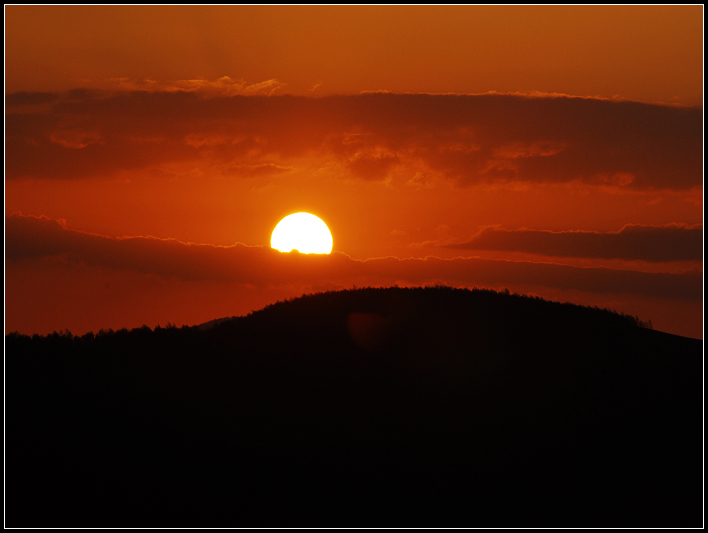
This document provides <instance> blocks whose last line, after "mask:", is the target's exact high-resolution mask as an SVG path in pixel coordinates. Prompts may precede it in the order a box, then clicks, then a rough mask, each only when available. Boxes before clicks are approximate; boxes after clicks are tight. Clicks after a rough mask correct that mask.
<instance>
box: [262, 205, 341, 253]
mask: <svg viewBox="0 0 708 533" xmlns="http://www.w3.org/2000/svg"><path fill="white" fill-rule="evenodd" d="M270 246H271V248H275V249H276V250H280V251H281V252H290V251H292V250H297V251H298V252H300V253H303V254H328V253H330V252H331V251H332V234H331V233H330V232H329V228H328V227H327V224H325V223H324V222H322V220H320V219H319V218H318V217H316V216H315V215H311V214H310V213H294V214H292V215H288V216H286V217H285V218H284V219H283V220H281V221H280V222H278V225H277V226H275V229H274V230H273V235H271V237H270Z"/></svg>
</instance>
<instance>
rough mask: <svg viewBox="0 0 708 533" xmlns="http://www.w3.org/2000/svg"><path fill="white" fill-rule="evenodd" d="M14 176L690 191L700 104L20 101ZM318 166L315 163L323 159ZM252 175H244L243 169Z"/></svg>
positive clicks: (363, 98)
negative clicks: (311, 170) (153, 175)
mask: <svg viewBox="0 0 708 533" xmlns="http://www.w3.org/2000/svg"><path fill="white" fill-rule="evenodd" d="M8 102H10V103H16V104H18V105H19V104H22V103H37V102H44V103H45V104H46V105H44V106H42V107H41V108H40V107H38V108H37V109H36V110H35V111H31V112H30V111H27V109H23V110H22V112H20V111H16V110H14V109H13V106H12V105H9V106H8V109H7V111H6V141H5V142H6V145H5V146H6V177H7V178H9V179H18V178H23V177H37V178H53V179H70V178H78V177H85V176H105V175H108V174H111V173H112V172H115V171H118V170H131V169H140V168H144V167H150V166H155V165H160V164H163V163H170V162H177V161H205V162H208V163H209V164H212V165H227V166H228V165H231V166H233V165H242V166H248V165H262V164H274V165H282V166H287V165H289V164H291V162H290V160H291V159H292V158H303V157H308V158H313V160H314V161H317V162H318V163H316V165H320V166H322V164H323V163H327V162H337V163H340V164H341V166H342V167H343V168H345V169H346V171H347V172H349V173H350V174H351V176H352V177H357V178H363V179H385V178H387V177H388V175H389V171H390V170H391V168H392V167H393V166H396V168H398V169H400V170H401V171H402V172H403V173H404V174H405V175H407V176H408V177H407V178H406V179H410V178H411V177H412V176H415V175H416V173H418V172H420V173H421V175H431V176H433V175H434V176H438V178H439V179H447V180H453V181H455V182H456V183H458V184H459V185H469V184H474V183H479V182H493V181H526V182H567V181H571V180H583V181H586V182H588V183H598V184H610V185H616V186H619V187H625V188H630V189H648V188H657V189H661V188H669V189H688V188H691V187H694V186H701V185H702V183H703V170H702V169H703V167H702V160H703V142H702V131H703V125H702V118H703V113H702V110H701V109H700V108H679V107H672V106H664V105H650V104H643V103H637V102H621V101H607V100H601V99H591V98H571V97H558V96H556V97H533V98H532V97H524V96H518V95H500V94H485V95H424V94H362V95H357V96H337V97H326V98H305V97H293V96H270V97H265V96H243V95H238V96H210V97H207V96H205V95H203V94H201V93H195V92H183V91H178V92H159V91H158V92H146V91H142V92H141V91H134V92H123V93H117V94H107V93H99V92H90V91H75V92H72V93H67V94H63V95H50V94H47V93H41V94H32V93H18V94H14V95H8ZM313 164H315V163H313ZM244 168H245V167H244Z"/></svg>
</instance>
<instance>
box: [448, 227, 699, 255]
mask: <svg viewBox="0 0 708 533" xmlns="http://www.w3.org/2000/svg"><path fill="white" fill-rule="evenodd" d="M448 247H449V248H458V249H467V250H503V251H514V252H526V253H532V254H540V255H547V256H553V257H585V258H601V259H626V260H636V259H639V260H643V261H653V262H659V261H692V260H693V261H699V260H701V259H703V225H702V224H695V225H693V226H689V225H687V224H666V225H663V226H646V225H640V224H627V225H626V226H624V227H623V228H621V229H620V230H619V231H610V232H597V231H542V230H529V229H519V230H506V229H500V228H491V227H489V228H484V229H483V230H482V231H480V232H479V233H478V234H477V235H476V236H475V237H473V238H472V239H471V240H469V241H467V242H465V243H462V244H454V245H449V246H448Z"/></svg>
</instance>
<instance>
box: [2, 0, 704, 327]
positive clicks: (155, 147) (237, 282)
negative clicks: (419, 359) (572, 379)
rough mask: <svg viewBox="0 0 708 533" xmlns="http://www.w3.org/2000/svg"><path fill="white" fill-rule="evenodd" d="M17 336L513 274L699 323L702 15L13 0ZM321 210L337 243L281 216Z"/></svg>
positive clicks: (10, 316)
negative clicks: (286, 233)
mask: <svg viewBox="0 0 708 533" xmlns="http://www.w3.org/2000/svg"><path fill="white" fill-rule="evenodd" d="M5 21H6V22H5V29H6V40H5V50H6V52H5V54H6V55H5V64H6V85H5V217H6V218H5V331H6V332H10V331H19V332H21V333H27V334H32V333H50V332H52V331H54V330H57V331H58V330H62V329H69V330H71V331H72V332H73V333H75V334H83V333H85V332H87V331H89V330H93V331H98V330H99V329H102V328H103V329H108V328H113V329H118V328H122V327H127V328H132V327H136V326H140V325H142V324H147V325H149V326H155V325H157V324H161V325H165V324H166V323H167V322H171V323H174V324H177V325H181V324H189V325H192V324H198V323H201V322H206V321H208V320H211V319H214V318H219V317H223V316H231V315H239V314H245V313H248V312H249V311H251V310H254V309H258V308H260V307H263V306H264V305H266V304H268V303H272V302H274V301H277V300H279V299H283V298H287V297H292V296H299V295H301V294H303V293H306V292H313V291H320V290H330V289H340V288H351V287H352V286H354V285H356V286H367V285H371V286H388V285H393V284H398V285H425V284H436V283H440V284H449V285H454V286H460V287H475V286H476V287H490V288H495V289H502V288H509V289H510V290H512V291H516V292H519V293H524V294H534V295H539V296H542V297H545V298H548V299H554V300H560V301H571V302H574V303H579V304H585V305H597V306H599V307H609V308H611V309H614V310H617V311H621V312H624V313H628V314H632V315H636V316H638V317H639V318H640V319H642V320H644V321H647V320H651V321H652V323H653V326H654V328H655V329H659V330H662V331H668V332H671V333H675V334H679V335H686V336H691V337H700V338H702V336H703V310H702V309H703V138H702V137H703V109H702V99H703V81H702V79H703V70H702V69H703V44H702V39H703V36H702V34H703V22H702V21H703V7H702V6H678V7H672V6H638V7H636V6H624V7H612V6H565V7H563V6H562V7H552V6H531V7H526V6H487V7H475V6H461V7H457V6H443V7H438V6H423V7H412V6H409V7H396V6H385V7H378V6H348V7H336V6H324V7H322V6H275V7H273V6H247V7H240V6H231V7H219V6H211V7H196V6H192V7H157V6H152V7H142V6H88V7H84V6H60V7H55V6H6V7H5ZM300 211H305V212H309V213H313V214H315V215H317V216H319V217H320V218H321V219H322V220H324V221H325V222H326V223H327V225H328V226H329V228H330V230H331V232H332V235H333V237H334V252H333V253H332V254H331V255H329V256H304V255H298V254H294V255H288V254H281V253H279V252H276V251H274V250H271V249H270V247H269V242H270V234H271V232H272V230H273V228H274V227H275V225H276V224H277V223H278V221H279V220H281V219H282V218H283V217H284V216H286V215H288V214H291V213H296V212H300Z"/></svg>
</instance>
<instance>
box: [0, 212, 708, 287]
mask: <svg viewBox="0 0 708 533" xmlns="http://www.w3.org/2000/svg"><path fill="white" fill-rule="evenodd" d="M5 227H6V233H5V239H6V240H5V247H6V260H8V261H12V262H17V261H28V260H29V261H31V260H37V259H41V258H44V257H49V256H60V257H65V258H66V260H67V261H74V262H82V263H86V264H90V265H98V266H103V267H111V268H122V269H132V270H136V271H139V272H143V273H150V274H156V275H159V276H163V277H175V278H179V279H182V280H188V281H189V280H216V281H224V282H236V283H245V284H251V285H255V286H270V285H277V284H285V283H300V284H312V283H323V282H333V283H344V284H351V283H356V284H358V285H382V284H393V283H398V282H401V283H413V284H425V283H433V282H446V283H457V284H464V285H468V286H472V285H479V286H500V285H501V286H503V285H524V286H539V287H551V288H556V289H561V290H580V291H586V292H594V293H633V294H639V295H645V296H653V297H659V298H679V299H689V300H700V299H701V298H702V282H703V274H702V272H700V271H697V270H696V271H690V272H685V273H676V274H668V273H647V272H635V271H630V270H611V269H607V268H578V267H572V266H565V265H556V264H546V263H531V262H515V261H498V260H485V259H478V258H457V259H438V258H434V257H428V258H426V259H396V258H393V257H387V258H376V259H369V260H365V261H357V260H353V259H351V258H350V257H349V256H347V255H345V254H342V253H333V254H331V255H303V254H298V253H291V254H282V253H280V252H277V251H274V250H272V249H270V248H267V247H250V246H245V245H242V244H235V245H233V246H213V245H206V244H190V243H183V242H179V241H177V240H174V239H158V238H154V237H123V238H112V237H105V236H101V235H92V234H87V233H80V232H77V231H71V230H67V229H64V228H63V227H62V226H61V225H60V224H59V223H57V222H55V221H53V220H50V219H48V218H45V217H39V218H38V217H27V216H22V215H20V214H14V215H11V216H10V217H8V218H6V220H5Z"/></svg>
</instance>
